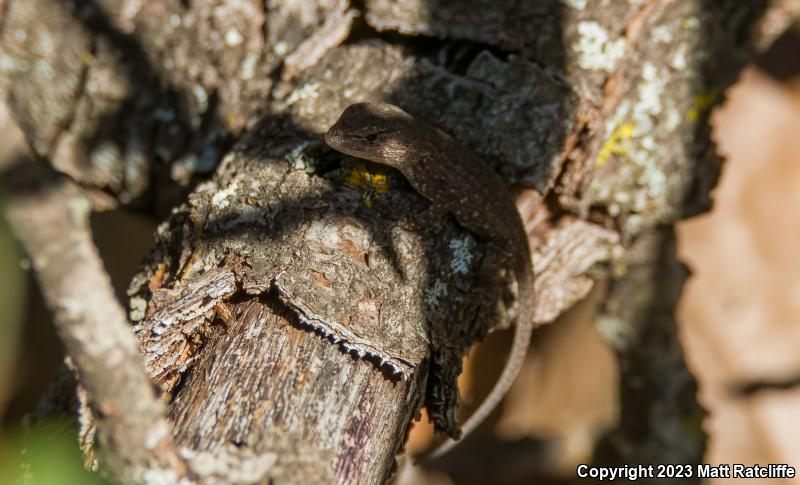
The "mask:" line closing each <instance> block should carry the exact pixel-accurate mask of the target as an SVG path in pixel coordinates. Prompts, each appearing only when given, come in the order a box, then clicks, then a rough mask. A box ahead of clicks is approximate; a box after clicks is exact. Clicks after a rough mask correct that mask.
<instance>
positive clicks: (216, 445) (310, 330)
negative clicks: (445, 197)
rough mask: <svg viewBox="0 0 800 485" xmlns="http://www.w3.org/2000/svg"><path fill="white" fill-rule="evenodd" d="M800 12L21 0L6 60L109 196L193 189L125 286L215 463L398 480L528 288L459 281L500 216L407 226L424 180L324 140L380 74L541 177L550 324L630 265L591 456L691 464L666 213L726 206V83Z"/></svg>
mask: <svg viewBox="0 0 800 485" xmlns="http://www.w3.org/2000/svg"><path fill="white" fill-rule="evenodd" d="M523 4H525V5H527V6H525V5H523ZM520 5H522V6H520ZM799 10H800V8H799V7H798V5H797V2H794V1H781V2H773V3H769V2H767V1H751V2H739V1H733V0H731V1H722V2H719V1H716V2H711V1H706V0H641V1H628V2H622V1H620V2H587V1H582V0H565V1H563V2H557V1H555V0H553V1H550V2H527V3H526V2H521V3H520V2H500V6H499V7H498V5H497V2H486V1H482V0H470V1H465V2H447V1H438V0H402V1H398V2H389V1H384V0H367V1H364V2H358V3H353V4H350V3H349V2H347V1H346V0H330V1H323V2H292V1H282V0H276V1H270V2H262V1H256V0H197V1H193V2H180V1H178V0H163V1H144V2H142V1H136V0H128V1H121V0H82V1H78V0H75V1H74V2H64V1H56V0H4V1H3V2H0V29H2V30H0V36H1V38H2V40H1V41H0V42H1V44H0V45H2V51H1V55H2V58H0V80H1V81H2V82H1V83H0V84H1V85H2V89H3V90H4V91H5V93H6V95H7V99H8V103H9V105H10V106H11V108H12V110H13V111H14V114H15V117H16V119H17V121H18V123H19V125H20V126H21V127H22V128H23V130H24V131H25V133H26V136H27V138H28V141H29V144H30V146H31V148H32V149H33V150H34V152H35V153H36V154H37V155H39V156H41V157H44V158H47V159H48V160H50V161H51V163H52V164H53V165H54V166H55V167H57V168H58V169H59V170H61V171H63V172H65V173H67V174H68V175H70V176H71V177H72V178H73V179H75V180H77V181H78V182H80V183H81V184H83V185H84V186H85V187H86V188H87V189H89V190H94V199H93V200H94V202H95V203H96V204H97V205H109V204H112V205H113V204H128V205H132V206H134V207H138V208H142V209H147V210H151V211H154V212H156V213H158V214H168V213H170V210H171V209H172V208H173V207H175V206H177V205H178V204H179V202H180V201H183V200H186V199H185V195H186V194H187V193H188V192H189V191H191V190H192V189H193V192H192V193H191V195H189V197H188V201H186V202H185V203H183V204H182V205H179V206H178V207H177V208H176V209H175V210H174V211H172V214H171V216H170V217H169V219H168V220H167V222H165V223H164V224H163V225H162V226H161V227H160V229H159V231H158V234H157V239H158V241H157V245H156V248H155V249H154V251H153V253H152V254H151V256H150V257H149V259H148V262H147V263H146V265H145V267H144V268H143V270H142V272H141V273H140V274H139V275H138V276H137V277H136V278H135V279H134V281H133V283H132V285H131V292H130V293H131V302H130V305H131V318H132V319H133V320H134V321H135V323H136V327H135V330H136V335H137V336H138V338H139V341H140V343H141V347H142V349H143V353H144V354H145V359H146V366H147V370H148V371H149V373H150V375H151V377H152V378H153V379H154V380H155V381H156V382H158V383H159V384H160V385H161V387H162V390H164V392H165V398H170V399H171V401H170V411H169V413H170V416H171V417H172V418H173V420H174V421H173V425H174V426H173V428H174V434H175V436H176V441H177V443H178V445H179V447H180V453H181V455H182V456H183V457H184V458H185V459H186V460H187V462H188V464H189V466H190V468H191V469H192V470H193V471H194V473H195V474H197V475H198V476H200V477H205V478H207V479H209V480H224V481H230V482H237V481H238V482H243V483H244V482H252V481H266V480H268V479H270V478H272V479H275V480H277V481H279V482H280V481H283V482H293V481H297V482H305V481H307V480H311V481H317V480H319V481H333V480H338V481H340V482H353V483H355V482H361V483H373V482H375V481H381V480H384V479H386V478H387V477H388V476H389V474H390V470H391V468H392V463H393V459H392V458H393V455H394V453H395V451H397V450H398V449H399V448H400V446H401V444H402V440H403V437H404V433H405V430H406V428H407V425H408V423H409V421H410V420H411V418H412V417H413V416H414V415H415V414H416V413H417V410H418V407H419V406H420V405H421V404H422V403H424V404H425V405H426V406H428V408H429V409H430V410H431V411H432V415H433V417H434V421H435V423H436V425H437V427H438V428H439V429H440V430H443V431H445V432H451V433H452V432H453V431H454V429H455V428H454V427H455V426H456V422H455V418H454V410H455V407H456V405H457V392H456V389H455V377H456V375H457V374H458V372H459V370H460V358H461V355H462V354H463V352H464V351H465V350H466V349H467V348H468V346H469V345H470V343H472V342H474V341H476V340H478V339H480V338H482V337H483V336H484V335H485V334H486V332H487V331H488V330H489V329H490V328H491V327H497V326H503V325H505V324H507V321H506V320H507V319H506V318H504V316H505V315H506V311H505V309H506V308H507V306H508V298H509V297H510V295H511V293H510V291H511V290H513V288H509V289H508V290H509V291H498V299H497V301H491V302H475V301H470V300H469V299H468V298H466V297H465V295H467V294H468V291H469V288H470V286H471V284H472V277H473V276H474V275H473V272H472V271H473V269H474V268H475V267H476V266H475V265H476V264H477V263H478V262H479V260H480V258H481V257H482V245H481V244H482V243H481V242H480V241H478V240H476V239H474V238H473V237H471V236H470V235H469V234H468V233H466V232H464V231H463V230H462V229H461V228H459V227H457V226H456V225H455V224H453V222H452V221H449V220H444V221H442V223H441V224H439V225H437V226H436V227H435V228H433V230H431V231H428V232H424V233H423V232H420V231H416V230H414V228H413V224H411V223H412V222H413V219H414V215H415V214H416V213H418V212H419V211H420V210H422V209H424V206H425V203H424V201H422V200H421V199H420V198H419V197H418V196H416V195H415V194H414V193H413V191H412V190H411V189H410V187H409V186H408V185H407V184H405V183H404V181H403V180H402V178H401V177H399V176H398V175H397V174H396V173H393V172H390V171H389V172H387V171H381V170H378V169H376V168H375V167H372V166H369V165H368V164H363V163H361V162H358V161H354V160H351V159H342V158H341V157H339V156H336V155H333V154H331V153H329V152H327V151H326V150H325V149H324V147H321V146H320V135H321V134H322V133H323V132H324V131H325V130H326V129H327V128H328V127H329V126H330V125H331V123H332V122H333V121H334V120H335V119H336V117H337V116H338V115H339V113H340V112H341V111H342V109H343V108H344V107H346V106H347V105H348V104H350V103H353V102H357V101H364V100H380V101H388V102H392V103H395V104H398V105H400V106H401V107H403V108H404V109H405V110H407V111H409V112H410V113H412V114H414V115H416V116H419V117H423V118H425V119H427V120H429V121H431V122H432V123H434V124H436V125H438V126H440V127H441V128H442V129H444V130H445V131H448V132H449V133H450V134H452V135H453V136H454V137H455V138H457V139H458V140H459V141H461V142H462V143H464V144H466V145H468V146H470V147H471V148H473V149H474V150H476V151H477V152H478V153H480V154H481V155H483V156H484V157H485V159H486V160H487V163H490V164H491V165H492V167H493V168H495V169H496V170H497V171H498V172H499V173H501V174H503V175H504V176H505V177H506V178H507V180H508V182H509V184H511V185H515V186H518V187H520V189H521V190H520V198H519V199H518V206H519V207H520V209H521V211H522V213H523V216H525V218H526V220H527V222H528V229H529V234H530V241H531V246H532V248H533V250H534V255H533V258H534V262H533V264H534V265H535V267H536V270H537V273H538V277H537V294H538V295H539V298H538V301H537V303H536V305H537V308H536V314H537V320H538V321H540V322H546V321H551V320H552V319H554V318H555V317H556V316H558V315H559V314H560V313H562V312H563V311H564V310H565V309H567V308H569V307H570V306H571V305H572V304H573V303H574V302H576V301H578V300H579V299H580V298H582V297H583V296H585V295H586V294H587V292H588V291H589V289H590V288H591V286H592V281H593V280H597V279H605V280H608V281H609V285H608V288H610V289H609V293H608V295H607V297H606V302H605V304H604V310H603V316H602V318H601V319H600V320H599V322H598V324H599V325H600V328H601V330H603V332H604V334H605V335H607V336H608V338H609V341H610V342H611V343H612V344H613V345H614V347H615V348H616V349H617V350H618V352H619V356H620V359H621V362H622V363H623V366H622V368H623V376H622V381H623V382H624V383H626V385H625V386H624V391H623V399H622V400H623V416H622V423H621V426H620V428H619V429H618V430H617V432H615V433H614V435H613V436H612V437H611V438H609V439H608V440H606V441H604V442H603V444H602V446H601V449H600V450H599V451H598V457H604V458H603V459H604V460H607V461H616V460H619V461H620V462H625V463H640V462H647V461H658V462H670V461H672V462H680V463H694V462H698V461H699V460H700V456H701V455H700V454H701V452H702V448H703V440H704V437H703V433H702V432H701V430H700V428H699V420H696V419H695V418H697V417H698V416H700V415H701V414H702V413H701V410H700V409H699V406H698V405H697V403H696V400H695V397H694V393H695V385H694V381H693V379H692V378H691V376H690V375H689V374H688V372H687V371H686V368H685V365H684V363H683V360H682V358H681V354H680V347H679V345H678V342H677V339H676V338H675V331H674V321H673V315H672V313H673V303H674V301H675V298H676V297H677V293H678V292H679V290H680V287H681V285H682V282H683V280H684V278H685V276H686V275H685V270H683V269H682V268H681V266H680V265H679V264H678V262H677V261H676V260H675V257H674V251H673V249H672V228H671V225H672V223H674V221H675V220H677V219H679V218H682V217H686V216H688V215H692V214H697V213H699V212H702V211H704V210H707V209H708V208H709V206H710V198H709V191H710V189H711V188H712V187H713V186H714V184H715V183H716V179H717V176H718V173H719V169H720V164H721V160H720V159H719V157H717V156H716V154H715V152H714V147H713V144H712V142H711V140H710V138H709V127H708V122H707V121H708V113H709V111H710V109H711V108H712V107H713V106H714V105H716V104H717V103H719V102H720V101H721V99H722V97H723V93H724V90H725V88H726V87H727V86H728V85H729V84H730V83H732V82H733V80H735V78H736V76H737V75H738V73H739V71H740V69H741V68H742V66H743V65H744V64H745V63H746V62H747V61H748V60H749V59H751V57H752V54H753V52H754V50H753V49H754V46H756V45H759V46H763V45H767V44H768V42H769V39H771V38H774V37H775V36H776V35H777V34H778V33H779V32H780V30H781V29H782V28H783V27H784V26H785V23H782V22H781V20H779V19H781V18H783V17H781V16H780V15H778V14H776V12H779V13H781V14H784V15H786V14H787V13H788V14H790V13H796V12H798V11H799ZM356 13H358V14H360V15H358V16H357V15H355V14H356ZM762 18H763V19H764V22H761V20H762ZM776 19H778V20H776ZM334 20H335V21H334ZM234 143H235V145H234ZM220 162H221V163H220ZM211 172H214V176H213V178H212V179H211V180H210V181H208V182H204V183H201V184H199V185H198V182H199V181H201V180H205V179H208V174H209V173H211ZM187 289H190V291H189V290H187ZM500 290H506V289H500ZM193 295H194V296H193ZM197 295H200V296H201V298H197V297H196V296H197ZM485 316H493V317H498V318H491V319H487V318H484V317H485ZM642 383H644V384H642ZM674 403H680V405H679V406H678V407H670V406H673V405H674ZM687 417H689V418H690V422H691V423H692V426H689V428H690V429H689V430H688V431H687V426H686V418H687ZM654 422H657V423H658V429H652V428H650V427H648V426H652V423H654ZM637 423H638V424H637ZM648 423H649V424H648ZM642 426H644V427H642ZM676 443H681V445H680V446H678V445H677V444H676Z"/></svg>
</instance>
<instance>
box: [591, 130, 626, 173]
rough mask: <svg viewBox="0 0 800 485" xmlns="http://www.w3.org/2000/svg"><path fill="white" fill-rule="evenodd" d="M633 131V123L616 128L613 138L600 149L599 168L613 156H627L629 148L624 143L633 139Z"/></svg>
mask: <svg viewBox="0 0 800 485" xmlns="http://www.w3.org/2000/svg"><path fill="white" fill-rule="evenodd" d="M633 129H634V126H633V123H621V124H618V125H617V127H616V128H614V131H613V132H611V136H609V137H608V139H607V140H606V142H605V143H604V144H603V147H602V148H600V153H598V154H597V162H596V165H597V166H598V167H602V166H603V165H605V164H606V162H608V159H609V158H611V155H625V154H627V153H628V147H627V146H625V145H624V142H626V141H628V140H630V139H631V138H633Z"/></svg>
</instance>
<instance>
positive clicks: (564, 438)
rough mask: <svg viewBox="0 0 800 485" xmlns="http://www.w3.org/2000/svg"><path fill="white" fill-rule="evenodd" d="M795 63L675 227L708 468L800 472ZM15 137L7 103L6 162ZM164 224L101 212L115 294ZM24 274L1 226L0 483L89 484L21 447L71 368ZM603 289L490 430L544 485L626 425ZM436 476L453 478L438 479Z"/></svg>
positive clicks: (760, 70) (484, 356) (549, 346)
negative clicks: (691, 212)
mask: <svg viewBox="0 0 800 485" xmlns="http://www.w3.org/2000/svg"><path fill="white" fill-rule="evenodd" d="M798 53H800V36H798V34H797V31H794V32H789V33H787V34H786V35H784V36H783V37H782V38H781V39H780V40H779V41H778V42H776V44H775V45H773V46H772V48H771V49H770V50H769V51H768V52H767V53H765V54H764V55H763V56H762V58H761V59H760V61H759V62H758V63H757V65H754V66H751V67H749V68H748V69H747V70H746V71H745V72H744V73H743V74H742V76H741V78H740V80H739V81H738V82H737V83H736V84H735V85H734V86H733V87H732V88H731V89H730V90H729V92H728V93H727V95H726V100H725V102H724V103H723V104H722V105H721V106H720V107H719V108H718V109H717V110H716V112H715V113H714V115H713V118H712V123H713V130H714V138H715V140H716V141H717V143H718V150H719V152H720V153H721V154H722V155H724V156H725V157H726V158H727V161H726V163H725V165H724V169H723V175H722V178H721V180H720V183H719V185H718V186H717V188H716V190H715V191H714V194H713V196H714V202H715V204H714V208H713V210H712V211H711V212H710V213H707V214H705V215H703V216H701V217H697V218H694V219H690V220H686V221H683V222H682V223H680V224H679V226H678V235H679V240H678V242H679V253H680V255H681V259H682V261H683V262H684V263H685V264H687V265H688V266H689V268H690V270H691V272H692V276H691V278H690V279H689V281H688V283H687V285H686V286H685V287H684V291H683V295H682V297H681V300H680V303H679V306H678V308H677V315H678V321H679V332H680V337H681V343H682V346H683V350H684V355H685V359H686V361H687V363H688V365H689V368H690V369H691V371H692V372H693V374H694V375H695V377H696V379H697V380H698V383H699V395H698V399H699V401H700V403H701V404H702V405H703V406H704V407H705V409H706V410H707V412H708V416H707V417H706V418H705V420H704V423H703V426H704V429H705V431H706V432H707V433H708V437H709V439H708V442H707V449H706V453H705V461H706V462H707V463H710V464H714V465H715V464H719V463H744V464H754V463H759V464H762V465H763V464H767V463H788V464H790V465H793V466H796V467H798V466H800V432H798V430H799V429H800V255H798V252H800V75H799V74H798V73H800V55H798ZM20 143H21V140H20V139H19V133H18V132H17V131H16V129H15V128H14V125H13V122H12V121H11V120H10V119H9V116H8V113H7V112H6V111H5V107H3V106H0V159H4V158H8V157H9V156H11V153H12V150H13V149H14V147H18V146H19V144H20ZM0 166H2V162H0ZM1 203H2V201H1V200H0V204H1ZM156 223H157V221H155V220H151V219H147V218H145V217H143V216H139V215H135V214H132V213H123V212H115V213H112V214H99V215H96V216H95V217H94V221H93V229H94V235H95V239H96V241H97V244H98V246H99V248H100V251H101V253H102V255H103V258H104V260H105V261H106V264H107V267H108V269H109V272H110V273H111V275H112V278H113V280H114V283H115V285H116V288H117V291H118V293H119V295H120V298H121V299H123V295H124V290H125V288H126V286H127V283H128V282H129V281H130V278H131V276H132V275H133V274H134V272H135V270H136V267H137V265H138V263H139V261H140V260H141V258H142V257H143V256H144V255H145V254H146V252H147V251H148V250H149V248H150V244H151V241H152V238H151V234H152V233H153V230H154V228H155V224H156ZM120 235H123V237H120ZM29 266H30V264H29V263H28V262H27V261H26V260H25V258H24V256H23V255H22V254H21V253H20V251H19V248H18V247H17V245H16V244H15V242H14V241H13V238H12V237H11V235H10V234H9V231H8V228H7V226H6V225H5V222H4V221H2V220H0V275H2V277H0V484H4V483H13V480H14V476H17V474H18V471H19V466H18V463H19V456H20V455H19V453H20V450H22V449H23V448H24V449H25V450H26V453H27V455H26V457H27V459H28V462H29V463H30V464H31V466H45V468H47V467H48V466H49V467H50V468H52V470H55V471H57V472H58V474H57V475H54V476H53V475H51V478H52V479H53V480H55V481H52V482H42V483H85V482H82V480H84V479H85V477H82V475H81V468H80V465H81V459H80V457H79V454H78V452H77V447H76V446H75V443H76V441H75V438H74V434H71V433H63V432H58V433H57V432H51V431H49V430H48V428H44V429H43V430H40V432H38V433H34V434H33V435H31V437H28V438H26V440H25V441H23V440H22V439H21V438H20V435H19V430H20V427H21V425H22V423H23V421H24V416H25V414H26V413H29V412H31V411H32V410H34V409H35V407H36V404H37V402H38V400H39V398H40V396H41V395H42V393H43V392H44V391H45V389H46V387H47V384H48V382H50V381H51V379H52V378H53V376H54V375H55V374H56V371H57V370H58V368H59V366H60V364H61V362H62V358H63V354H62V349H61V347H60V344H59V342H58V339H57V337H56V336H55V334H54V332H53V329H52V327H51V325H50V322H49V320H48V313H47V311H46V309H45V308H44V306H43V303H42V300H41V297H40V295H39V292H38V289H37V287H36V283H35V281H34V280H33V278H32V275H31V273H30V271H28V268H29ZM597 293H598V292H597V291H595V292H593V293H592V294H591V295H590V296H589V297H588V298H587V299H586V300H585V301H584V302H582V303H581V304H579V305H577V306H576V307H575V308H573V309H572V310H571V311H569V312H567V313H566V314H565V315H563V316H562V317H561V318H560V319H559V320H558V321H557V322H556V323H555V324H553V325H551V326H548V327H546V328H544V329H542V330H541V331H539V332H538V333H537V335H536V337H535V341H534V347H533V350H532V351H531V352H530V354H529V360H528V362H527V364H526V367H525V369H524V370H523V373H522V375H521V377H520V379H519V381H518V382H517V384H516V385H515V387H514V389H513V390H512V392H511V394H510V395H509V396H508V398H507V399H506V403H505V405H504V406H503V409H502V412H501V413H499V416H498V417H497V418H496V419H494V420H493V421H491V422H489V423H488V425H487V426H485V427H484V430H483V433H484V435H485V434H487V433H494V434H495V435H496V436H498V437H500V438H502V439H505V440H525V439H529V440H537V441H542V442H543V443H546V445H547V449H546V450H545V451H544V452H543V453H542V454H541V456H542V457H544V459H543V461H542V462H541V463H534V464H532V465H531V466H532V467H533V468H535V470H534V471H535V473H536V474H537V475H538V476H540V477H541V478H542V480H541V481H540V482H539V483H568V482H571V481H574V477H575V467H576V465H577V464H579V463H585V462H587V461H589V460H590V459H591V456H592V452H593V449H594V445H595V443H596V442H597V440H598V439H599V438H600V437H601V436H602V435H603V433H604V431H606V430H608V429H609V428H611V427H613V426H614V424H615V422H616V420H617V418H618V378H619V376H618V370H617V363H616V361H615V356H614V353H613V352H612V351H611V350H610V349H609V348H608V347H607V346H606V344H605V343H604V341H603V340H602V338H601V337H600V335H599V334H598V333H597V332H596V330H595V329H594V305H595V303H596V295H597ZM123 301H124V299H123ZM509 338H510V337H509V336H508V335H496V336H492V337H490V338H489V339H488V341H487V343H486V344H485V345H484V346H481V347H480V348H479V349H478V351H477V352H476V353H477V354H478V355H476V356H475V358H474V359H471V361H470V364H468V365H467V372H466V373H465V374H464V376H463V379H462V390H463V392H464V393H465V395H466V396H467V399H468V400H469V399H471V400H472V401H473V402H475V403H479V402H480V399H481V398H480V396H481V395H482V393H485V392H487V391H488V390H489V388H490V387H491V384H492V378H491V376H492V375H496V374H497V373H498V372H499V368H500V366H502V364H503V362H504V361H505V352H506V350H507V348H508V347H507V343H508V342H507V341H508V339H509ZM487 363H488V364H487ZM483 376H488V377H483ZM470 396H471V397H470ZM424 422H425V419H424V418H423V420H422V422H421V423H420V424H418V425H416V426H415V429H414V430H413V431H412V434H411V437H410V441H409V445H408V447H409V449H410V450H411V451H412V452H413V451H418V450H422V449H424V448H425V447H427V446H429V444H430V440H431V436H430V429H429V428H428V427H427V426H426V425H425V424H424ZM54 426H58V424H55V425H54ZM32 443H35V445H33V444H32ZM488 458H490V457H488ZM41 464H43V465H41ZM45 476H46V475H45ZM426 478H427V480H428V481H429V482H432V483H438V482H441V483H448V481H447V480H446V479H445V478H444V477H437V476H436V475H435V474H434V475H429V476H427V477H426ZM512 481H513V480H512V479H511V478H508V479H507V480H506V479H504V478H503V477H498V479H497V482H498V483H511V482H512ZM722 481H723V480H718V481H716V482H715V483H721V482H722ZM769 483H800V480H797V481H796V482H790V481H785V482H781V481H779V480H772V481H769Z"/></svg>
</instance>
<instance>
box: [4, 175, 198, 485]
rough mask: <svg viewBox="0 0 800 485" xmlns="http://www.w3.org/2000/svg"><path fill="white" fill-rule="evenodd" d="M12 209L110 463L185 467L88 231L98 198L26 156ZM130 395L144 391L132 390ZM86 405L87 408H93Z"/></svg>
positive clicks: (149, 473) (135, 473) (154, 471)
mask: <svg viewBox="0 0 800 485" xmlns="http://www.w3.org/2000/svg"><path fill="white" fill-rule="evenodd" d="M12 170H13V173H11V174H10V175H9V176H7V179H6V182H7V184H8V185H9V186H12V187H14V192H13V197H12V199H11V202H10V203H9V205H8V208H7V215H8V219H9V222H10V223H11V225H12V227H13V229H14V232H15V233H16V234H17V237H18V238H19V239H20V241H21V242H22V243H23V246H24V247H25V249H26V251H27V252H28V253H29V254H31V255H33V257H32V262H33V266H34V268H35V270H36V274H37V276H38V277H39V280H40V284H41V286H42V288H43V292H44V296H45V298H46V300H47V304H48V306H49V307H50V309H51V311H52V312H53V314H54V318H53V320H54V323H55V325H56V328H57V330H58V334H59V336H60V337H61V339H62V340H63V342H64V345H65V347H66V350H67V355H68V357H69V360H70V362H71V364H72V365H73V368H74V370H75V372H76V374H77V377H78V381H79V382H80V385H81V386H82V388H85V391H83V389H81V394H82V396H81V397H82V398H83V400H84V402H86V403H87V406H88V405H90V406H91V411H90V413H91V416H87V415H84V416H83V419H84V420H85V421H84V422H86V423H87V426H89V427H91V428H92V429H91V433H92V435H94V428H95V427H96V428H97V431H98V433H97V437H98V440H97V441H98V443H99V444H101V446H102V448H101V451H102V458H103V463H104V465H105V466H106V468H107V470H108V471H109V472H110V473H111V474H112V475H113V476H116V477H117V478H118V479H119V480H121V481H124V482H143V481H145V480H155V479H158V478H159V477H160V478H162V479H164V480H171V481H177V480H179V479H180V478H181V477H182V476H184V475H185V474H186V467H185V465H184V464H183V463H182V461H181V460H180V459H179V458H178V456H177V453H176V450H175V448H174V446H173V437H172V435H171V434H170V427H169V424H168V423H167V420H166V419H165V416H164V414H165V412H164V411H165V410H164V407H163V406H162V405H161V403H159V402H158V400H157V399H156V396H155V394H154V393H153V391H152V388H151V385H150V382H149V380H148V378H147V375H145V373H144V372H143V369H142V367H141V363H140V357H139V352H138V347H137V345H136V341H135V340H134V339H133V338H132V335H131V333H130V331H129V328H128V325H127V321H126V318H125V313H124V310H123V309H122V307H121V306H120V304H119V302H118V301H117V300H116V297H115V296H114V292H113V289H112V288H111V282H110V280H109V278H108V275H107V274H106V273H105V271H104V269H103V264H102V261H101V260H100V257H99V256H98V254H97V250H96V249H95V247H94V244H93V243H92V240H91V233H90V231H89V212H90V209H91V205H90V203H89V200H88V199H87V198H86V197H85V196H84V195H83V194H82V193H81V191H80V190H79V189H78V188H77V187H76V186H75V185H74V183H72V182H71V181H69V180H68V179H66V177H63V176H60V175H57V174H55V173H54V172H53V171H52V169H51V168H50V167H47V166H42V165H40V164H39V163H37V162H35V161H32V160H29V161H27V162H24V163H23V164H22V165H19V166H17V167H14V168H13V169H12ZM129 396H137V399H130V398H129ZM87 410H88V408H87Z"/></svg>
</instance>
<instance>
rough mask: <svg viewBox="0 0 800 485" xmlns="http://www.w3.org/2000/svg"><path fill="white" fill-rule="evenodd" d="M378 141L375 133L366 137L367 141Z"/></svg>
mask: <svg viewBox="0 0 800 485" xmlns="http://www.w3.org/2000/svg"><path fill="white" fill-rule="evenodd" d="M377 139H378V135H377V133H370V134H369V135H367V141H375V140H377Z"/></svg>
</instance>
